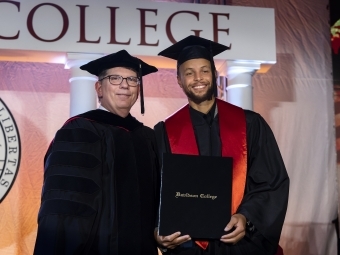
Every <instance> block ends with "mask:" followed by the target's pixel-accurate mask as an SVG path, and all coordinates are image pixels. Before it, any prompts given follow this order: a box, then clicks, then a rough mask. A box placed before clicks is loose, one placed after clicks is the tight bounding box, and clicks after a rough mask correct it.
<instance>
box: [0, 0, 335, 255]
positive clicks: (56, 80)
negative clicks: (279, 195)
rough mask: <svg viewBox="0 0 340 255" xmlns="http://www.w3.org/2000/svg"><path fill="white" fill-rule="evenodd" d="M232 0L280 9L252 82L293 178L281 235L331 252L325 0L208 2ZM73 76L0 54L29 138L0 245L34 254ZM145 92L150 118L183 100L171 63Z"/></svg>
mask: <svg viewBox="0 0 340 255" xmlns="http://www.w3.org/2000/svg"><path fill="white" fill-rule="evenodd" d="M183 2H184V1H183ZM185 2H190V1H185ZM206 2H208V1H206ZM226 2H227V3H229V4H232V5H240V6H254V7H271V8H275V13H276V40H277V63H276V64H275V65H274V66H273V67H272V68H271V69H270V70H269V72H268V73H266V74H255V75H254V77H253V86H254V110H255V111H257V112H259V113H260V114H261V115H262V116H263V117H264V118H265V119H266V120H267V121H268V123H269V124H270V126H271V127H272V129H273V131H274V134H275V136H276V139H277V141H278V144H279V147H280V149H281V152H282V156H283V158H284V161H285V164H286V167H287V170H288V173H289V176H290V178H291V188H290V198H289V206H288V212H287V216H286V221H285V224H284V228H283V231H282V235H281V240H280V244H281V245H282V246H283V249H284V251H285V254H286V255H334V254H336V235H335V230H334V225H333V224H332V220H333V219H335V218H336V214H337V192H336V156H335V134H334V109H333V98H332V96H333V86H332V76H331V69H332V68H331V47H330V41H329V38H330V36H329V23H328V21H329V12H328V10H327V5H328V1H327V0H291V1H281V0H233V1H216V2H214V1H209V3H210V4H213V3H219V4H223V3H226ZM251 25H252V24H249V26H251ZM254 50H256V49H255V48H254ZM69 75H70V73H69V70H65V69H64V67H63V66H62V65H57V64H45V63H24V62H20V63H19V62H0V77H1V79H0V98H1V99H2V100H3V101H4V102H5V104H6V105H7V106H8V108H9V110H10V111H11V112H12V114H13V116H14V119H15V121H16V123H17V126H18V129H19V132H20V138H21V146H22V150H21V164H20V169H19V171H18V175H17V178H16V181H15V183H14V185H13V187H12V188H11V190H10V192H9V193H8V195H7V196H6V197H5V199H4V200H3V201H2V202H1V204H0V233H1V234H0V254H6V255H12V254H13V255H14V254H15V255H26V254H27V255H28V254H32V251H33V247H34V242H35V236H36V230H37V223H36V220H37V213H38V208H39V204H40V194H41V185H42V177H43V157H44V153H45V151H46V149H47V147H48V145H49V143H50V141H51V140H52V139H53V135H54V133H55V132H56V131H57V129H58V128H59V127H60V126H61V125H62V124H63V123H64V121H65V120H66V119H67V118H68V114H69V83H68V79H69ZM145 96H146V98H145V101H146V114H145V115H144V116H141V115H140V114H139V104H138V103H137V104H136V106H135V107H134V108H133V111H132V112H133V114H134V115H135V116H136V117H137V118H138V119H139V120H141V121H142V122H144V123H145V124H146V125H148V126H151V127H152V126H153V125H154V124H155V123H157V122H158V121H159V120H161V119H164V118H165V117H166V116H168V115H169V114H171V113H172V112H173V111H175V110H176V109H178V108H179V107H181V106H182V105H183V104H184V103H186V99H185V97H184V96H183V94H182V92H181V90H180V89H179V87H178V85H177V84H176V79H175V71H174V70H164V69H162V70H160V71H159V72H158V73H156V74H152V75H149V76H147V77H146V78H145Z"/></svg>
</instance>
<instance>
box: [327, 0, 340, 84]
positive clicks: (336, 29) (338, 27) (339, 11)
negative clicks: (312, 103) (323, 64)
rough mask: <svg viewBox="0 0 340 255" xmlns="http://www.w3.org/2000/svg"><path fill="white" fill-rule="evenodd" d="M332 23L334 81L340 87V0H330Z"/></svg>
mask: <svg viewBox="0 0 340 255" xmlns="http://www.w3.org/2000/svg"><path fill="white" fill-rule="evenodd" d="M329 7H330V25H331V45H332V61H333V82H334V86H336V87H337V88H338V89H339V87H340V1H339V0H330V1H329Z"/></svg>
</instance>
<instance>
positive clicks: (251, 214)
mask: <svg viewBox="0 0 340 255" xmlns="http://www.w3.org/2000/svg"><path fill="white" fill-rule="evenodd" d="M190 116H191V121H192V123H193V127H194V131H195V137H196V142H197V145H198V149H199V152H200V155H212V156H221V154H222V153H221V141H220V136H219V125H218V119H219V116H218V114H215V105H214V106H213V107H212V109H211V110H210V112H209V113H208V114H207V115H204V114H202V113H200V112H198V111H195V110H193V109H192V108H190ZM221 117H223V118H227V117H228V116H221ZM245 117H246V130H247V137H246V140H247V149H248V151H247V152H248V158H247V161H248V164H247V179H246V187H245V191H244V198H243V200H242V203H241V205H240V206H239V208H238V210H237V213H241V214H243V215H244V216H245V217H246V218H247V220H249V221H250V222H251V223H252V224H253V225H254V226H255V230H254V231H252V232H250V231H247V233H246V236H245V237H244V238H243V239H242V240H241V241H239V242H238V243H237V244H236V245H230V244H225V243H222V242H220V241H219V240H211V241H210V242H209V246H208V248H207V249H206V250H203V249H201V248H200V247H199V246H197V245H196V244H195V243H194V242H192V241H189V242H187V243H185V244H183V245H181V246H180V247H177V248H176V249H174V250H168V252H167V253H166V254H181V255H184V254H185V255H208V254H209V255H213V254H214V255H215V254H216V255H217V254H218V255H227V254H228V255H229V254H231V255H273V254H275V253H276V251H277V245H278V241H279V238H280V234H281V229H282V225H283V221H284V218H285V214H286V209H287V203H288V192H289V178H288V175H287V172H286V169H285V166H284V163H283V160H282V157H281V154H280V151H279V148H278V146H277V143H276V141H275V137H274V135H273V133H272V131H271V129H270V127H269V126H268V124H267V123H266V122H265V120H264V119H263V118H262V117H261V116H260V115H259V114H257V113H255V112H252V111H247V110H245ZM178 125H180V123H178ZM155 132H156V137H157V143H158V146H159V154H160V156H161V155H162V153H164V152H166V153H168V152H170V146H169V141H168V138H167V134H166V131H165V128H164V122H159V123H158V124H157V125H156V126H155ZM230 146H232V145H230Z"/></svg>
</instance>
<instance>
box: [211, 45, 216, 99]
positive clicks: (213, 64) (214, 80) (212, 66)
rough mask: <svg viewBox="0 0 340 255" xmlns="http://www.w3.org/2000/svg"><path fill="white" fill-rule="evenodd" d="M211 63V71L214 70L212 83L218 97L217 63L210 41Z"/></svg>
mask: <svg viewBox="0 0 340 255" xmlns="http://www.w3.org/2000/svg"><path fill="white" fill-rule="evenodd" d="M210 63H211V72H212V83H213V84H212V85H213V89H214V96H215V98H217V84H216V76H215V73H216V69H215V63H214V58H213V52H212V46H211V42H210Z"/></svg>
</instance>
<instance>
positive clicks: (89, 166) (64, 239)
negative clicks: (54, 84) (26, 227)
mask: <svg viewBox="0 0 340 255" xmlns="http://www.w3.org/2000/svg"><path fill="white" fill-rule="evenodd" d="M44 169H45V171H44V183H43V190H42V199H41V207H40V210H39V215H38V234H37V239H36V244H35V250H34V254H35V255H50V254H55V255H61V254H62V255H71V254H72V255H75V254H81V255H83V254H89V255H104V254H105V255H108V254H115V255H125V254H126V255H130V254H136V255H144V254H145V255H146V254H150V255H153V254H157V246H156V243H155V240H154V234H153V232H154V227H155V217H156V211H157V206H158V192H159V185H158V180H159V179H158V177H157V176H158V160H157V152H156V142H155V136H154V131H153V130H152V129H150V128H148V127H145V126H143V124H142V123H140V122H138V121H137V120H136V119H135V118H133V117H132V116H131V115H128V116H127V117H126V118H121V117H119V116H117V115H114V114H112V113H110V112H107V111H104V110H94V111H89V112H87V113H84V114H81V115H78V116H76V117H73V118H71V119H69V120H68V121H67V122H66V123H65V124H64V126H63V127H62V128H61V129H60V130H59V131H58V132H57V133H56V135H55V138H54V140H53V141H52V143H51V145H50V147H49V149H48V151H47V153H46V155H45V162H44Z"/></svg>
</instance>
